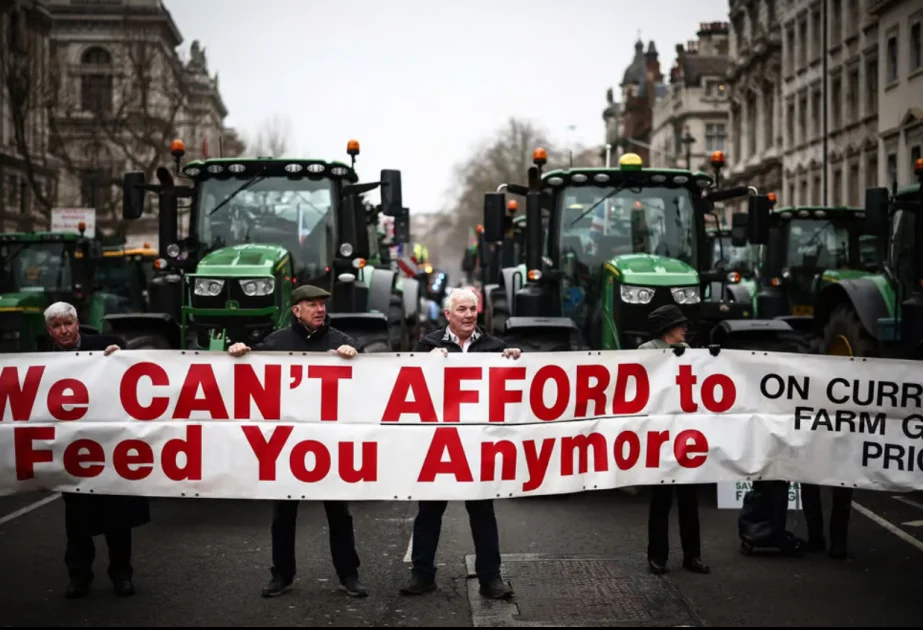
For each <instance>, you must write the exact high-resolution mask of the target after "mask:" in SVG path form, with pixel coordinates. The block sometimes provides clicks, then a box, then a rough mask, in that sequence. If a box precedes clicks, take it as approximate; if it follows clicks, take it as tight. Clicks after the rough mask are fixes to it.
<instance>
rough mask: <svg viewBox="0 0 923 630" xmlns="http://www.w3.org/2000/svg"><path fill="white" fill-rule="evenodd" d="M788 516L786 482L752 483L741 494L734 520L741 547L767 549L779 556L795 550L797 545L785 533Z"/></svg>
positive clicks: (794, 538)
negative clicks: (751, 486)
mask: <svg viewBox="0 0 923 630" xmlns="http://www.w3.org/2000/svg"><path fill="white" fill-rule="evenodd" d="M787 516H788V482H787V481H754V482H753V489H752V490H750V491H749V492H748V493H747V494H746V495H744V500H743V506H742V507H741V510H740V516H739V517H738V519H737V527H738V531H739V534H740V540H741V548H742V550H743V551H750V550H752V549H753V548H770V549H774V550H776V551H780V552H783V553H788V552H793V551H798V550H799V549H800V547H801V546H802V545H801V542H802V541H799V540H798V539H797V538H796V537H795V536H794V534H792V533H790V532H788V531H786V529H785V525H786V519H787Z"/></svg>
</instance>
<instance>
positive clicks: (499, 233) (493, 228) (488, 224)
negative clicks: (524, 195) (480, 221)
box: [484, 192, 506, 243]
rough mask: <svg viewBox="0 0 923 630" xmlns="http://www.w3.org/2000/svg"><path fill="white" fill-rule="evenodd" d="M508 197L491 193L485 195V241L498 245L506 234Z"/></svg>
mask: <svg viewBox="0 0 923 630" xmlns="http://www.w3.org/2000/svg"><path fill="white" fill-rule="evenodd" d="M505 219H506V195H505V194H504V193H498V192H491V193H485V194H484V241H485V242H487V243H497V242H500V241H502V240H503V237H504V235H505V233H506V230H505V228H506V221H505Z"/></svg>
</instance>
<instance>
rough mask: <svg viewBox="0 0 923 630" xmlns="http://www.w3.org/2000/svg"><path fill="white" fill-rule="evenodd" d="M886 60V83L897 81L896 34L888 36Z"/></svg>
mask: <svg viewBox="0 0 923 630" xmlns="http://www.w3.org/2000/svg"><path fill="white" fill-rule="evenodd" d="M887 55H888V56H887V59H886V62H887V64H888V67H887V74H886V75H885V76H886V77H887V79H888V83H889V84H891V83H894V82H895V81H897V35H892V36H890V37H889V38H888V52H887Z"/></svg>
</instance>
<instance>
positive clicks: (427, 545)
mask: <svg viewBox="0 0 923 630" xmlns="http://www.w3.org/2000/svg"><path fill="white" fill-rule="evenodd" d="M447 505H448V502H446V501H420V503H419V511H418V512H417V518H416V519H414V521H413V550H412V552H411V560H412V561H413V573H414V575H415V576H417V577H420V578H423V579H425V580H432V579H434V578H435V576H436V548H437V547H438V546H439V534H440V533H441V531H442V515H443V514H444V513H445V509H446V506H447ZM465 509H467V510H468V522H469V523H470V524H471V537H472V538H473V539H474V553H475V555H476V559H475V561H474V570H475V572H476V573H477V576H478V580H479V581H480V582H481V584H486V583H488V582H490V581H491V580H493V579H495V578H499V577H500V532H499V530H498V529H497V517H496V515H495V514H494V504H493V501H491V500H490V499H487V500H482V501H465Z"/></svg>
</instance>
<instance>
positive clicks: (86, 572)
mask: <svg viewBox="0 0 923 630" xmlns="http://www.w3.org/2000/svg"><path fill="white" fill-rule="evenodd" d="M105 537H106V546H107V547H108V548H109V571H108V573H109V578H110V579H112V580H118V579H131V577H132V566H131V529H128V528H126V529H122V530H118V531H114V532H106V535H105ZM95 557H96V545H94V544H93V537H92V536H75V535H69V536H68V537H67V548H66V550H65V552H64V564H66V565H67V572H68V574H69V575H70V578H71V579H72V580H75V581H78V580H79V581H82V580H86V581H90V580H92V579H93V560H94V558H95Z"/></svg>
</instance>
